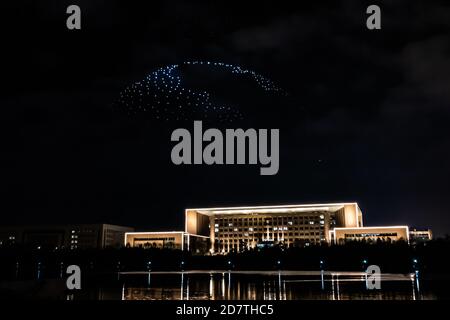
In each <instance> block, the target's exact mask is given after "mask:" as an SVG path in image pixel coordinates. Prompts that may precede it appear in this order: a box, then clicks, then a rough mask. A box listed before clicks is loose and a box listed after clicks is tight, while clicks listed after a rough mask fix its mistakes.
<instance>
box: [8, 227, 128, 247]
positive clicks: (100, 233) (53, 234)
mask: <svg viewBox="0 0 450 320" xmlns="http://www.w3.org/2000/svg"><path fill="white" fill-rule="evenodd" d="M133 230H134V229H133V228H129V227H123V226H117V225H111V224H74V225H45V226H9V227H1V228H0V245H3V246H7V245H16V244H17V245H23V246H28V247H31V248H34V249H41V248H42V249H43V248H49V249H63V248H66V249H79V248H80V249H86V248H98V249H101V248H107V247H121V246H123V237H124V234H125V232H129V231H133Z"/></svg>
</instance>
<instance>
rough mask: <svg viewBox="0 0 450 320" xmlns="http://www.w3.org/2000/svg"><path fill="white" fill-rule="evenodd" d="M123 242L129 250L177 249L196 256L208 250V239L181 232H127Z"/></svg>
mask: <svg viewBox="0 0 450 320" xmlns="http://www.w3.org/2000/svg"><path fill="white" fill-rule="evenodd" d="M124 242H125V246H126V247H131V248H136V247H138V248H144V249H146V248H147V249H149V248H159V249H163V248H165V249H178V250H189V251H191V252H193V253H197V254H205V253H207V252H208V248H209V237H206V236H200V235H193V234H189V233H187V232H183V231H155V232H127V233H125V241H124Z"/></svg>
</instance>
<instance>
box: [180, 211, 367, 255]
mask: <svg viewBox="0 0 450 320" xmlns="http://www.w3.org/2000/svg"><path fill="white" fill-rule="evenodd" d="M362 226H363V219H362V212H361V210H360V208H359V206H358V204H357V203H356V202H352V203H325V204H306V205H282V206H258V207H229V208H203V209H186V211H185V231H186V232H187V233H189V234H196V235H203V236H209V237H210V252H211V253H228V252H230V251H237V252H239V251H243V250H247V249H251V248H255V247H261V246H272V245H275V244H279V245H284V246H286V247H290V246H309V245H314V244H320V243H330V242H331V238H330V231H331V230H333V229H334V228H336V227H347V228H360V227H362Z"/></svg>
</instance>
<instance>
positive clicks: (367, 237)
mask: <svg viewBox="0 0 450 320" xmlns="http://www.w3.org/2000/svg"><path fill="white" fill-rule="evenodd" d="M330 239H331V240H332V242H334V243H335V244H345V243H346V242H349V241H362V240H364V241H366V242H377V241H383V242H394V241H399V240H403V241H406V242H409V228H408V227H407V226H388V227H361V228H339V227H337V228H334V229H333V230H331V231H330Z"/></svg>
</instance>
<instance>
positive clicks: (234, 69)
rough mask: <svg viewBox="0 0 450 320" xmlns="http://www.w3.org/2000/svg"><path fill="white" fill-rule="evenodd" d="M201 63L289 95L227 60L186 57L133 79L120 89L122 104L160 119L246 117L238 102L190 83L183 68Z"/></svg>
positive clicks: (275, 91) (237, 118) (269, 89)
mask: <svg viewBox="0 0 450 320" xmlns="http://www.w3.org/2000/svg"><path fill="white" fill-rule="evenodd" d="M195 65H201V66H206V67H208V68H212V69H214V70H222V71H225V72H230V73H231V74H233V75H237V76H240V77H248V78H250V79H252V80H253V81H255V82H256V84H257V86H258V87H259V88H261V89H262V90H263V91H265V92H272V93H277V94H282V95H285V92H284V91H283V90H282V89H281V88H280V87H278V86H276V85H275V84H274V83H273V82H272V81H271V80H269V79H267V78H266V77H263V76H261V75H259V74H257V73H256V72H254V71H252V70H248V69H245V68H242V67H240V66H237V65H232V64H227V63H223V62H210V61H186V62H183V63H182V64H179V65H178V64H172V65H168V66H166V67H162V68H159V69H157V70H156V71H153V72H152V73H150V74H149V75H148V76H147V77H146V78H145V79H144V80H142V81H138V82H135V83H133V84H132V85H130V86H128V87H127V88H126V89H125V90H123V91H122V92H121V93H120V97H119V100H118V105H119V107H120V108H121V109H123V110H125V111H126V112H127V113H128V114H130V115H132V114H138V113H142V112H143V113H147V114H149V115H150V117H152V118H154V119H156V120H163V121H173V120H192V119H193V118H201V119H204V120H208V119H215V120H218V121H219V122H233V121H235V120H242V119H243V118H244V117H243V114H242V113H241V111H240V110H239V108H238V106H236V105H227V104H226V103H220V102H216V100H217V99H213V98H214V94H213V93H210V92H208V91H205V90H200V89H198V88H193V87H190V86H189V85H188V84H186V81H184V79H183V77H182V72H181V70H180V68H182V67H187V66H195Z"/></svg>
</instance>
